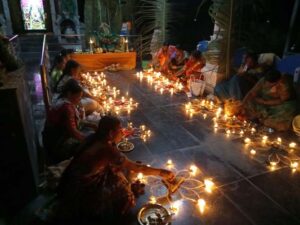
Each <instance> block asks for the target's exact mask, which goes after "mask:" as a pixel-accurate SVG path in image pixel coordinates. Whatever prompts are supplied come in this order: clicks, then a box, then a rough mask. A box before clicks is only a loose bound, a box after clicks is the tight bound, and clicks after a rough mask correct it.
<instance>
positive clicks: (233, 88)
mask: <svg viewBox="0 0 300 225" xmlns="http://www.w3.org/2000/svg"><path fill="white" fill-rule="evenodd" d="M257 59H258V56H257V55H256V54H254V53H247V54H246V55H245V59H244V63H243V64H242V65H241V67H240V68H239V70H238V72H237V74H236V75H234V76H233V77H231V78H230V80H228V81H225V82H222V83H219V84H217V85H216V87H215V90H214V92H215V95H216V96H217V97H218V98H219V100H220V101H225V100H227V99H234V100H240V101H242V100H243V98H244V97H245V96H246V94H247V93H248V92H249V91H250V90H251V88H252V87H253V86H254V85H255V84H256V82H257V81H258V80H259V79H260V78H261V77H262V74H263V68H262V67H261V66H259V65H258V62H257Z"/></svg>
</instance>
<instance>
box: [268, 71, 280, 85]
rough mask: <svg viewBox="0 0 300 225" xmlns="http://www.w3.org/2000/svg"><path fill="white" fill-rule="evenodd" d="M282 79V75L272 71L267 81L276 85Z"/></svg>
mask: <svg viewBox="0 0 300 225" xmlns="http://www.w3.org/2000/svg"><path fill="white" fill-rule="evenodd" d="M280 78H281V73H280V72H279V71H278V70H274V69H273V70H270V71H269V72H268V73H267V74H266V76H265V80H266V81H268V82H270V83H276V82H278V81H279V80H280Z"/></svg>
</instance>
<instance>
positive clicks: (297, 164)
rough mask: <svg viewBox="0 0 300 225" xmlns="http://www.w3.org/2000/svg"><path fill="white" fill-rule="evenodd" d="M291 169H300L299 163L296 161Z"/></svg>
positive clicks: (292, 163)
mask: <svg viewBox="0 0 300 225" xmlns="http://www.w3.org/2000/svg"><path fill="white" fill-rule="evenodd" d="M290 166H291V168H292V169H293V170H296V169H297V168H298V167H299V163H298V162H296V161H294V162H291V165H290Z"/></svg>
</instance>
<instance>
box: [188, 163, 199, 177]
mask: <svg viewBox="0 0 300 225" xmlns="http://www.w3.org/2000/svg"><path fill="white" fill-rule="evenodd" d="M189 171H190V174H191V175H192V176H196V174H197V171H198V167H197V166H195V165H191V166H190V170H189Z"/></svg>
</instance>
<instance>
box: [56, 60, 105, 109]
mask: <svg viewBox="0 0 300 225" xmlns="http://www.w3.org/2000/svg"><path fill="white" fill-rule="evenodd" d="M80 72H81V66H80V64H79V63H78V62H76V61H74V60H69V61H68V62H67V63H66V66H65V69H64V70H63V74H62V76H61V77H60V79H59V80H58V82H57V83H56V87H55V90H56V92H58V93H60V92H61V90H62V87H63V86H64V85H65V83H66V82H67V81H68V80H75V81H76V82H78V84H80V79H81V76H80ZM80 103H81V105H82V106H83V107H84V109H85V112H86V114H90V113H92V112H94V111H97V110H99V109H100V105H99V103H98V102H97V101H96V99H94V97H93V96H92V95H91V94H90V93H89V91H88V90H87V89H85V88H83V97H82V99H81V101H80Z"/></svg>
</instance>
